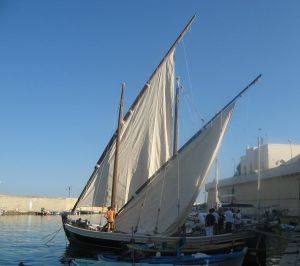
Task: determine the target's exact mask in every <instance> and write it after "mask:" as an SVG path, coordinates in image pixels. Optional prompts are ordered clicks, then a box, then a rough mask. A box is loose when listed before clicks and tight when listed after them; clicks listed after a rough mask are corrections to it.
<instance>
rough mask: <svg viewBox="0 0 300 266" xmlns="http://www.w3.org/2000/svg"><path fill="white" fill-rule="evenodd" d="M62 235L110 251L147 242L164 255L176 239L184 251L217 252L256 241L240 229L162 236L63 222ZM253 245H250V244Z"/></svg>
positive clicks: (72, 240) (121, 250)
mask: <svg viewBox="0 0 300 266" xmlns="http://www.w3.org/2000/svg"><path fill="white" fill-rule="evenodd" d="M63 226H64V230H65V234H66V236H67V238H68V240H69V242H70V244H71V245H76V246H80V247H86V248H89V249H91V248H92V249H94V250H98V251H105V250H109V251H113V252H115V253H120V252H124V251H126V249H128V247H127V245H128V244H130V243H135V244H144V243H149V242H150V241H151V242H153V243H155V246H156V247H157V248H158V249H159V250H160V252H162V253H165V254H172V253H176V248H177V245H178V243H179V242H180V241H182V240H183V241H185V243H184V247H183V248H182V250H183V252H184V253H185V254H188V253H193V252H206V253H214V252H217V251H230V250H231V249H235V248H242V247H244V246H248V247H249V243H256V241H255V240H256V235H255V234H253V233H250V232H246V231H245V232H240V233H236V234H226V235H217V236H213V237H186V238H183V237H163V236H145V235H134V237H132V235H130V234H124V233H110V232H102V231H96V230H90V229H88V228H80V227H77V226H76V225H72V224H69V223H67V222H66V221H64V222H63ZM252 245H253V244H252Z"/></svg>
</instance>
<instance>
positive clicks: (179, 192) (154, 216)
mask: <svg viewBox="0 0 300 266" xmlns="http://www.w3.org/2000/svg"><path fill="white" fill-rule="evenodd" d="M234 104H235V102H233V103H231V104H230V105H229V106H227V107H226V108H225V109H224V110H222V112H220V113H219V114H218V115H217V116H216V117H215V118H214V119H212V120H211V121H210V122H209V123H208V124H207V125H206V126H205V127H204V128H203V129H202V130H201V131H199V132H198V133H197V134H196V135H195V136H194V137H193V138H192V139H191V140H190V141H189V142H188V143H187V144H186V145H184V146H183V147H182V148H181V149H180V150H179V152H178V154H177V155H176V156H173V157H172V158H171V160H170V161H168V162H167V163H166V164H165V165H164V166H163V167H162V168H161V169H159V171H157V173H155V174H154V176H153V177H151V178H150V179H149V180H148V182H147V183H146V184H145V185H144V186H143V187H142V188H141V189H140V190H139V191H138V192H137V194H136V196H135V198H133V199H132V200H131V201H129V202H128V204H126V205H125V206H124V208H123V209H122V210H121V211H120V213H119V214H118V216H117V219H116V228H117V230H118V231H122V232H127V233H130V232H131V231H132V228H134V229H135V231H136V232H138V233H143V234H153V233H161V234H164V235H172V234H174V233H175V232H177V230H178V228H179V227H180V226H181V225H182V224H183V223H184V221H185V218H186V216H187V214H188V212H189V210H190V208H191V207H192V205H193V203H194V202H195V200H196V198H197V196H198V194H199V190H200V188H201V185H202V184H203V182H204V181H205V178H206V177H207V174H208V171H209V169H210V167H211V165H212V162H213V161H214V159H215V157H216V154H217V152H218V149H219V147H220V144H221V142H222V139H223V136H224V133H225V131H226V128H227V125H228V122H229V120H230V117H231V114H232V111H233V108H234Z"/></svg>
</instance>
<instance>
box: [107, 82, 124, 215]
mask: <svg viewBox="0 0 300 266" xmlns="http://www.w3.org/2000/svg"><path fill="white" fill-rule="evenodd" d="M124 89H125V83H124V82H123V83H122V93H121V99H120V107H119V119H118V129H117V132H116V133H117V136H116V151H115V161H114V171H113V179H112V191H111V204H110V205H111V207H112V208H113V209H115V208H116V195H117V181H118V159H119V143H120V132H121V127H122V120H123V118H122V116H123V99H124Z"/></svg>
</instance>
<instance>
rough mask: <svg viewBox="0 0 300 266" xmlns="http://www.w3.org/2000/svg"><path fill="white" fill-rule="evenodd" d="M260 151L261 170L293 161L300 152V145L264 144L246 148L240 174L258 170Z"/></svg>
mask: <svg viewBox="0 0 300 266" xmlns="http://www.w3.org/2000/svg"><path fill="white" fill-rule="evenodd" d="M258 151H259V155H260V170H262V171H263V170H266V169H270V168H274V167H277V166H279V165H282V164H286V163H293V162H294V161H293V160H295V159H293V158H295V157H297V155H299V154H300V145H294V144H264V145H261V146H260V148H259V149H258V147H251V148H249V147H248V148H247V149H246V154H245V155H244V156H242V157H241V162H240V171H239V174H251V173H256V172H257V171H258Z"/></svg>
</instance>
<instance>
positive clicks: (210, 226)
mask: <svg viewBox="0 0 300 266" xmlns="http://www.w3.org/2000/svg"><path fill="white" fill-rule="evenodd" d="M213 212H214V209H210V210H209V212H208V214H207V215H206V217H205V231H206V236H213V235H214V224H215V216H214V215H213Z"/></svg>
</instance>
